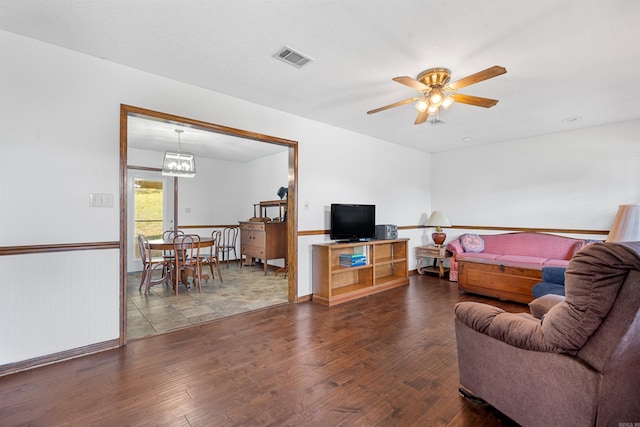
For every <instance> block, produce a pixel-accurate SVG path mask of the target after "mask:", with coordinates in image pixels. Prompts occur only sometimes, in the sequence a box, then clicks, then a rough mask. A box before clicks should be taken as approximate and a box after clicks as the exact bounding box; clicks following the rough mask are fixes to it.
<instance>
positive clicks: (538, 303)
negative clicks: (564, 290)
mask: <svg viewBox="0 0 640 427" xmlns="http://www.w3.org/2000/svg"><path fill="white" fill-rule="evenodd" d="M562 301H564V297H563V296H562V295H555V294H547V295H543V296H541V297H540V298H536V299H534V300H533V301H531V302H530V303H529V310H530V311H531V315H532V316H533V317H535V318H536V319H542V316H544V315H545V314H547V312H548V311H549V310H550V309H551V307H553V306H555V305H556V304H559V303H561V302H562Z"/></svg>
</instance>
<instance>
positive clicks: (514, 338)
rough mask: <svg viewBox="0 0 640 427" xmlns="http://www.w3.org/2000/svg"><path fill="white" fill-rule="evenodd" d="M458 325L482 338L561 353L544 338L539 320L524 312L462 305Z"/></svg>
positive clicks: (467, 304)
mask: <svg viewBox="0 0 640 427" xmlns="http://www.w3.org/2000/svg"><path fill="white" fill-rule="evenodd" d="M455 314H456V321H457V322H456V323H461V324H463V325H465V326H467V327H468V328H471V329H473V330H475V331H477V332H479V333H481V334H483V335H487V336H489V337H491V338H495V339H497V340H498V341H502V342H504V343H505V344H509V345H511V346H513V347H517V348H521V349H524V350H532V351H546V352H554V353H561V352H563V350H562V349H560V348H558V347H555V346H553V345H550V344H549V343H547V342H546V341H545V339H544V334H543V333H542V324H541V322H540V320H538V319H536V318H534V317H533V316H531V315H528V314H523V313H508V312H505V311H504V310H502V309H501V308H498V307H494V306H491V305H488V304H483V303H478V302H459V303H458V304H456V306H455Z"/></svg>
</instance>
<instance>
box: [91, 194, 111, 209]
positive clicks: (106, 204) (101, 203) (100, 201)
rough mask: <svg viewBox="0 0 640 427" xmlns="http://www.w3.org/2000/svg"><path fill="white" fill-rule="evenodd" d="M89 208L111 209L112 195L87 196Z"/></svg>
mask: <svg viewBox="0 0 640 427" xmlns="http://www.w3.org/2000/svg"><path fill="white" fill-rule="evenodd" d="M89 206H90V207H92V208H112V207H113V194H104V193H91V194H89Z"/></svg>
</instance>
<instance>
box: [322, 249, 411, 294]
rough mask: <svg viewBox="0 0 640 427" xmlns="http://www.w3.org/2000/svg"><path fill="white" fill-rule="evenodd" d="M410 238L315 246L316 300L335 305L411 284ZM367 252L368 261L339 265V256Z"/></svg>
mask: <svg viewBox="0 0 640 427" xmlns="http://www.w3.org/2000/svg"><path fill="white" fill-rule="evenodd" d="M408 242H409V239H395V240H372V241H368V242H350V243H339V242H336V243H323V244H316V245H313V248H312V256H313V301H314V302H317V303H320V304H324V305H328V306H332V305H336V304H341V303H343V302H347V301H351V300H353V299H356V298H362V297H365V296H367V295H371V294H375V293H377V292H382V291H386V290H388V289H392V288H395V287H398V286H403V285H407V284H409V268H408V258H407V255H408V252H409V251H408V246H409V243H408ZM357 253H363V254H365V256H366V258H367V263H366V264H365V265H361V266H356V267H344V266H341V265H340V255H341V254H348V255H353V254H357Z"/></svg>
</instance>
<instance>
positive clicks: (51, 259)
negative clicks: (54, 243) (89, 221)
mask: <svg viewBox="0 0 640 427" xmlns="http://www.w3.org/2000/svg"><path fill="white" fill-rule="evenodd" d="M0 277H1V278H2V279H1V282H0V313H1V314H0V317H1V318H2V326H0V365H4V364H7V363H15V362H19V361H23V360H28V359H32V358H36V357H41V356H46V355H49V354H53V353H57V352H61V351H65V350H70V349H74V348H79V347H83V346H87V345H91V344H95V343H99V342H103V341H107V340H111V339H115V338H118V337H119V310H120V305H119V304H120V302H119V299H120V289H119V286H120V285H119V251H118V250H117V249H105V250H81V251H69V252H53V253H38V254H23V255H8V256H1V257H0Z"/></svg>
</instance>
